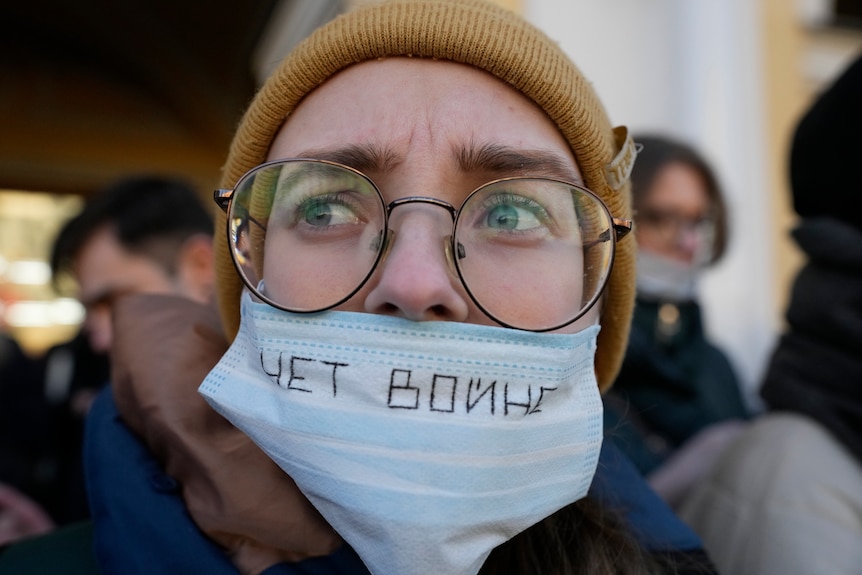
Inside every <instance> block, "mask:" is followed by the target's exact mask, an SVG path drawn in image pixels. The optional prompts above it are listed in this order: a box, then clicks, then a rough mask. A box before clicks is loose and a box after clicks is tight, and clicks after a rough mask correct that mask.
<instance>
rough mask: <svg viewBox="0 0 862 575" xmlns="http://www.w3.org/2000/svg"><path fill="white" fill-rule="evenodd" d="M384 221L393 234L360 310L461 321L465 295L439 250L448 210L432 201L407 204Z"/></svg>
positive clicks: (447, 224) (448, 229)
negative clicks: (433, 203)
mask: <svg viewBox="0 0 862 575" xmlns="http://www.w3.org/2000/svg"><path fill="white" fill-rule="evenodd" d="M389 224H390V227H391V228H392V229H393V230H394V232H395V234H394V237H393V238H392V239H391V242H392V243H391V245H390V249H389V253H388V254H387V255H386V259H385V260H384V261H383V262H381V264H380V267H379V268H378V272H377V277H376V278H375V279H376V283H373V285H372V287H371V289H370V291H369V292H368V295H367V296H366V298H365V311H366V312H369V313H377V314H384V315H395V316H399V317H404V318H406V319H410V320H413V321H429V320H438V321H466V320H467V317H468V315H469V312H470V308H469V304H468V302H467V296H466V293H465V292H464V291H463V288H462V287H461V283H460V281H459V280H458V278H457V277H456V276H455V274H454V272H453V271H452V268H451V266H450V265H449V261H448V259H447V257H446V252H445V245H446V241H447V239H446V238H447V236H448V234H449V233H450V232H451V230H452V220H451V217H450V216H449V214H448V213H447V212H446V211H445V210H443V209H440V207H437V206H434V205H430V204H410V205H404V206H400V209H398V210H394V211H393V212H392V215H391V216H390V219H389ZM372 281H374V280H372Z"/></svg>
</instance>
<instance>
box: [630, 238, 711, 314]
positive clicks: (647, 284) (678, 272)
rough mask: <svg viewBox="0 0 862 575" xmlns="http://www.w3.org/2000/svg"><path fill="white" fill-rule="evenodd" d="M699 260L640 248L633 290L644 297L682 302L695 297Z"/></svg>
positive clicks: (699, 268) (695, 298) (698, 277)
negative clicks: (686, 260) (694, 262)
mask: <svg viewBox="0 0 862 575" xmlns="http://www.w3.org/2000/svg"><path fill="white" fill-rule="evenodd" d="M704 268H705V266H704V265H703V264H700V265H698V264H693V263H684V262H681V261H679V260H675V259H672V258H668V257H665V256H660V255H657V254H654V253H650V252H648V251H646V250H640V251H639V252H638V255H637V291H638V295H639V296H643V297H646V298H648V299H655V300H660V301H667V302H672V303H683V302H687V301H696V300H697V295H698V286H699V283H700V281H699V280H700V274H701V273H702V272H703V270H704Z"/></svg>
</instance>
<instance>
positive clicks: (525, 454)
mask: <svg viewBox="0 0 862 575" xmlns="http://www.w3.org/2000/svg"><path fill="white" fill-rule="evenodd" d="M598 331H599V328H598V326H592V327H589V328H587V329H585V330H583V331H581V332H579V333H577V334H539V333H531V332H525V331H518V330H512V329H505V328H500V327H490V326H480V325H472V324H463V323H455V322H413V321H408V320H404V319H400V318H393V317H387V316H381V315H375V314H364V313H353V312H338V311H331V312H324V313H320V314H315V315H312V316H308V315H297V314H291V313H287V312H283V311H279V310H276V309H274V308H272V307H270V306H269V305H266V304H262V303H257V302H254V301H252V299H251V298H250V297H249V296H248V295H245V296H244V297H243V301H242V322H241V327H240V330H239V333H238V334H237V337H236V340H235V341H234V343H233V345H232V346H231V348H230V349H229V350H228V352H227V353H226V354H225V356H224V357H223V358H222V360H221V361H220V362H219V364H218V365H217V366H216V367H215V368H214V369H213V370H212V372H211V373H210V374H209V375H208V376H207V378H206V379H205V380H204V382H203V383H202V384H201V387H200V392H201V393H202V394H203V395H204V396H205V397H206V398H207V400H208V401H209V402H210V404H211V405H212V406H213V407H214V408H215V409H216V410H217V411H218V412H219V413H221V414H222V415H224V416H225V417H226V418H227V419H228V420H230V421H231V422H232V423H233V424H234V425H236V426H237V427H238V428H239V429H241V430H243V431H244V432H245V433H246V434H248V435H249V436H250V437H251V439H252V440H253V441H255V443H257V444H258V445H259V446H260V447H261V449H262V450H263V451H264V452H266V453H267V454H268V455H269V457H271V458H272V459H273V460H274V461H275V462H276V463H277V464H278V465H279V466H280V467H281V468H282V469H283V470H284V471H285V472H286V473H288V474H289V475H290V476H291V477H292V478H293V480H294V481H296V483H297V485H298V486H299V488H300V489H301V490H302V491H303V493H304V494H305V495H306V496H307V497H308V498H309V500H310V501H311V502H312V503H313V504H314V505H315V507H317V509H318V510H319V511H320V513H321V514H322V515H323V516H324V517H325V518H326V520H327V521H328V522H329V523H330V524H331V525H332V526H333V527H334V528H335V529H336V530H337V531H338V532H339V534H340V535H341V536H342V537H343V538H344V539H345V540H346V541H347V542H348V543H349V544H350V545H351V546H352V547H353V548H354V549H355V550H356V551H357V553H358V554H359V556H360V557H361V558H362V559H363V561H364V562H365V564H366V565H367V566H368V568H369V570H370V571H371V572H372V573H375V574H389V573H398V574H399V575H414V574H415V575H420V574H423V575H424V574H427V573H458V574H475V573H477V572H478V571H479V569H480V568H481V566H482V564H483V563H484V561H485V559H486V558H487V556H488V554H489V553H490V552H491V550H493V549H494V548H495V547H497V546H498V545H500V544H501V543H503V542H504V541H506V540H508V539H510V538H511V537H513V536H514V535H516V534H517V533H519V532H521V531H523V530H524V529H526V528H527V527H529V526H531V525H533V524H534V523H537V522H538V521H540V520H541V519H543V518H545V517H547V516H548V515H551V514H552V513H554V512H555V511H557V510H558V509H560V508H562V507H564V506H566V505H568V504H569V503H572V502H574V501H576V500H578V499H580V498H582V497H584V496H585V495H586V493H587V490H588V489H589V486H590V483H591V481H592V478H593V474H594V473H595V469H596V463H597V461H598V456H599V449H600V447H601V441H602V405H601V398H600V396H599V392H598V386H597V384H596V379H595V374H594V366H593V362H594V355H595V350H596V336H597V335H598Z"/></svg>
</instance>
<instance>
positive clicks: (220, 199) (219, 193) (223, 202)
mask: <svg viewBox="0 0 862 575" xmlns="http://www.w3.org/2000/svg"><path fill="white" fill-rule="evenodd" d="M231 197H233V190H215V191H214V192H213V201H214V202H215V203H216V205H217V206H218V207H219V208H221V211H223V212H224V213H227V208H228V206H229V205H230V199H231Z"/></svg>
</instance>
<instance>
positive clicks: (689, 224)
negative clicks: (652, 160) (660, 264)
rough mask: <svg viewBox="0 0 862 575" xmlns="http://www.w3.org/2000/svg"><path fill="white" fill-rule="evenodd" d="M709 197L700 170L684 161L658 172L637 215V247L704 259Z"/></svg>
mask: <svg viewBox="0 0 862 575" xmlns="http://www.w3.org/2000/svg"><path fill="white" fill-rule="evenodd" d="M710 217H711V214H710V199H709V195H708V193H707V189H706V183H705V182H704V180H703V177H702V176H701V174H700V172H698V171H697V170H696V169H694V168H693V167H691V166H689V165H687V164H683V163H681V162H674V163H670V164H667V165H665V166H664V167H663V168H661V169H660V170H659V171H658V173H657V174H656V177H655V180H654V181H653V183H652V186H651V187H650V189H649V190H647V193H646V196H645V197H644V200H643V204H642V205H641V206H640V207H639V208H638V213H637V214H636V216H635V218H636V226H635V231H636V233H637V239H638V249H640V250H643V251H647V252H650V253H652V254H655V255H659V256H664V257H666V258H669V259H672V260H675V261H678V262H680V263H683V264H695V263H702V262H703V261H705V259H704V256H705V254H706V253H707V251H708V250H709V249H711V242H712V239H711V234H710V232H711V224H712V221H711V220H710Z"/></svg>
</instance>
